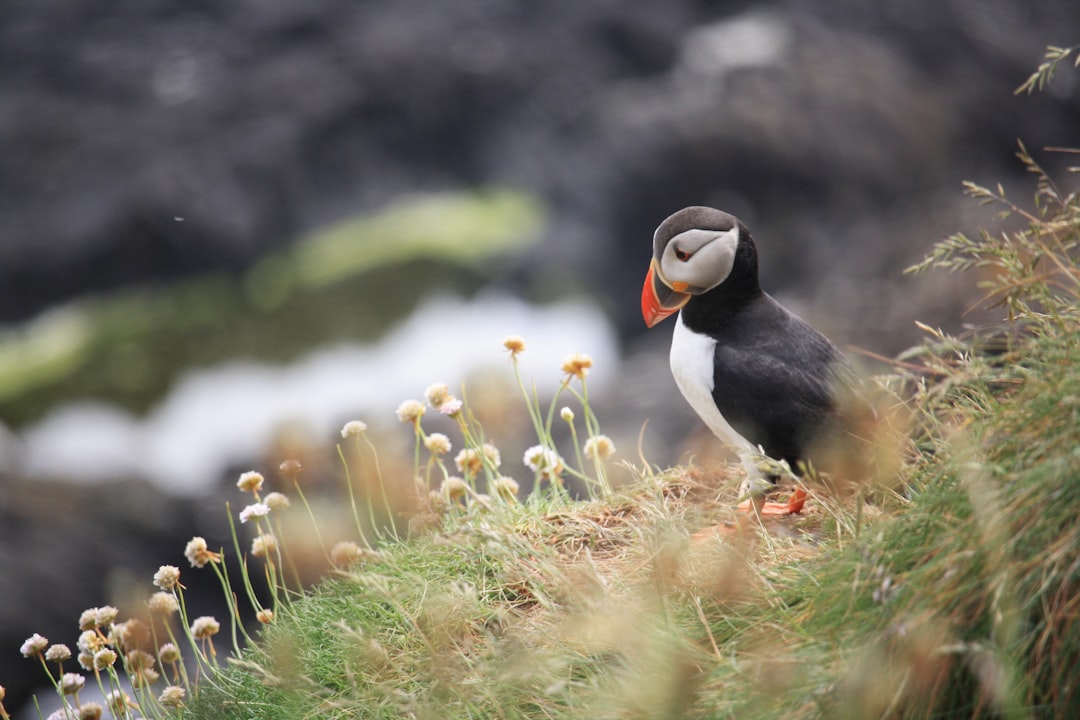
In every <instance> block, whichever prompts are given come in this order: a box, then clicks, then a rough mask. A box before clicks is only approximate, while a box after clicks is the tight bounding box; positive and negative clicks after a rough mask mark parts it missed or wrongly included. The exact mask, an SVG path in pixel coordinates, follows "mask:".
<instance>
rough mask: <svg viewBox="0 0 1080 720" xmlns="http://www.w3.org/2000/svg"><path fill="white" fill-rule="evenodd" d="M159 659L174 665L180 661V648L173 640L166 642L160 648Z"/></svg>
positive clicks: (165, 663)
mask: <svg viewBox="0 0 1080 720" xmlns="http://www.w3.org/2000/svg"><path fill="white" fill-rule="evenodd" d="M158 660H160V661H161V662H162V664H164V665H172V664H173V663H174V662H179V661H180V650H179V648H177V647H176V645H174V644H172V643H171V642H167V643H164V644H163V645H162V646H161V647H159V648H158Z"/></svg>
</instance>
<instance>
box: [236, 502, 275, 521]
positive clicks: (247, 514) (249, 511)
mask: <svg viewBox="0 0 1080 720" xmlns="http://www.w3.org/2000/svg"><path fill="white" fill-rule="evenodd" d="M269 514H270V506H269V505H267V504H266V503H261V502H260V503H252V504H250V505H248V506H247V507H246V508H244V509H243V510H241V511H240V522H241V523H246V522H247V521H248V520H250V519H251V518H261V517H266V516H267V515H269Z"/></svg>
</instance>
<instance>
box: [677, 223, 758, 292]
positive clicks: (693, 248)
mask: <svg viewBox="0 0 1080 720" xmlns="http://www.w3.org/2000/svg"><path fill="white" fill-rule="evenodd" d="M738 246H739V228H738V226H735V227H733V228H731V229H730V230H723V231H721V230H698V229H693V230H686V231H684V232H681V233H679V234H678V235H676V236H674V237H672V238H671V240H669V241H668V244H667V246H665V247H664V253H663V255H661V256H660V273H659V274H660V281H661V282H663V283H664V284H665V285H667V286H668V287H670V288H671V289H672V290H676V291H678V292H685V293H690V294H694V295H700V294H701V293H705V292H708V291H709V290H712V289H713V288H714V287H716V286H717V285H719V284H720V283H722V282H724V281H725V280H727V278H728V275H730V274H731V268H732V266H734V264H735V251H736V249H738Z"/></svg>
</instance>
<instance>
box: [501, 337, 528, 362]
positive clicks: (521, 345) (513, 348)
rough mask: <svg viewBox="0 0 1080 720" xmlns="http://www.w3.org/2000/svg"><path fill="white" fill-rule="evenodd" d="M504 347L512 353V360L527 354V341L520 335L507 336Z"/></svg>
mask: <svg viewBox="0 0 1080 720" xmlns="http://www.w3.org/2000/svg"><path fill="white" fill-rule="evenodd" d="M503 347H504V348H506V349H507V350H509V351H510V359H511V360H514V359H516V358H517V356H518V355H520V354H521V353H523V352H525V340H524V339H523V338H522V337H521V336H520V335H507V336H506V339H505V340H503Z"/></svg>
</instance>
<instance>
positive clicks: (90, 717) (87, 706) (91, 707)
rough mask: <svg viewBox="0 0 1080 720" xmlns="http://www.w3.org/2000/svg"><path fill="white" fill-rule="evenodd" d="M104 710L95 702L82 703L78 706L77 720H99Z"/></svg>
mask: <svg viewBox="0 0 1080 720" xmlns="http://www.w3.org/2000/svg"><path fill="white" fill-rule="evenodd" d="M104 713H105V708H103V707H101V706H100V705H98V704H97V703H96V702H89V703H83V704H82V705H80V706H79V720H101V716H102V715H103V714H104Z"/></svg>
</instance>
